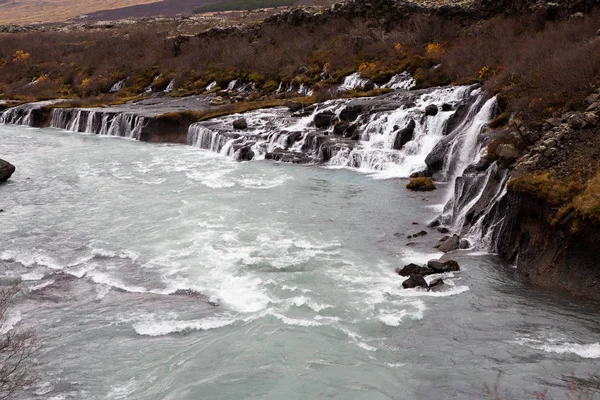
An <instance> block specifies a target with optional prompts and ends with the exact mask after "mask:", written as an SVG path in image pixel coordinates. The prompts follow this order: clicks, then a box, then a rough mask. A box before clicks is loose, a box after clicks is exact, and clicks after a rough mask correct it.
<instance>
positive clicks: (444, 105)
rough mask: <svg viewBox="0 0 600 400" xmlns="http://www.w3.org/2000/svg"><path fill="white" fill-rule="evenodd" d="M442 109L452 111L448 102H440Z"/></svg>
mask: <svg viewBox="0 0 600 400" xmlns="http://www.w3.org/2000/svg"><path fill="white" fill-rule="evenodd" d="M442 111H452V104H448V103H444V104H442Z"/></svg>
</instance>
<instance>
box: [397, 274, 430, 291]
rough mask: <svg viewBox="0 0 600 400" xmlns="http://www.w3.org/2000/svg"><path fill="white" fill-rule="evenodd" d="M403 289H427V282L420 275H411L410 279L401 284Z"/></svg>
mask: <svg viewBox="0 0 600 400" xmlns="http://www.w3.org/2000/svg"><path fill="white" fill-rule="evenodd" d="M402 287H403V288H404V289H413V288H416V287H423V288H429V285H428V284H427V281H426V280H425V278H423V277H422V276H421V275H411V276H410V278H408V279H407V280H405V281H404V282H402Z"/></svg>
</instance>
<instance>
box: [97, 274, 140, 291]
mask: <svg viewBox="0 0 600 400" xmlns="http://www.w3.org/2000/svg"><path fill="white" fill-rule="evenodd" d="M86 276H88V277H89V278H90V279H91V280H92V281H93V282H94V283H97V284H100V285H108V286H111V287H114V288H117V289H121V290H124V291H126V292H129V293H147V292H148V290H147V289H146V288H143V287H141V286H131V285H127V284H125V283H122V282H120V281H119V280H117V279H115V278H112V277H110V276H108V275H107V274H105V273H103V272H97V271H90V272H88V273H87V274H86Z"/></svg>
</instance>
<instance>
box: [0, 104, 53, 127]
mask: <svg viewBox="0 0 600 400" xmlns="http://www.w3.org/2000/svg"><path fill="white" fill-rule="evenodd" d="M61 101H63V100H60V99H57V100H47V101H39V102H36V103H27V104H22V105H19V106H16V107H12V108H9V109H8V110H5V111H3V112H1V113H0V124H12V125H25V126H33V125H34V122H35V121H34V114H35V113H36V112H41V111H42V109H43V107H45V106H49V105H52V104H55V103H60V102H61Z"/></svg>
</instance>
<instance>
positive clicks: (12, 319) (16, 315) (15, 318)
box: [0, 310, 21, 335]
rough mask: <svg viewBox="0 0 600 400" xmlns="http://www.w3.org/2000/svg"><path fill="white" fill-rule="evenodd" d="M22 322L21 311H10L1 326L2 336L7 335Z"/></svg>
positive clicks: (0, 333)
mask: <svg viewBox="0 0 600 400" xmlns="http://www.w3.org/2000/svg"><path fill="white" fill-rule="evenodd" d="M19 322H21V313H20V312H19V311H15V310H10V311H9V312H7V315H5V317H4V320H3V321H2V324H0V335H6V334H7V333H8V332H10V331H11V330H12V329H13V328H14V327H15V325H17V324H18V323H19Z"/></svg>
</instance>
